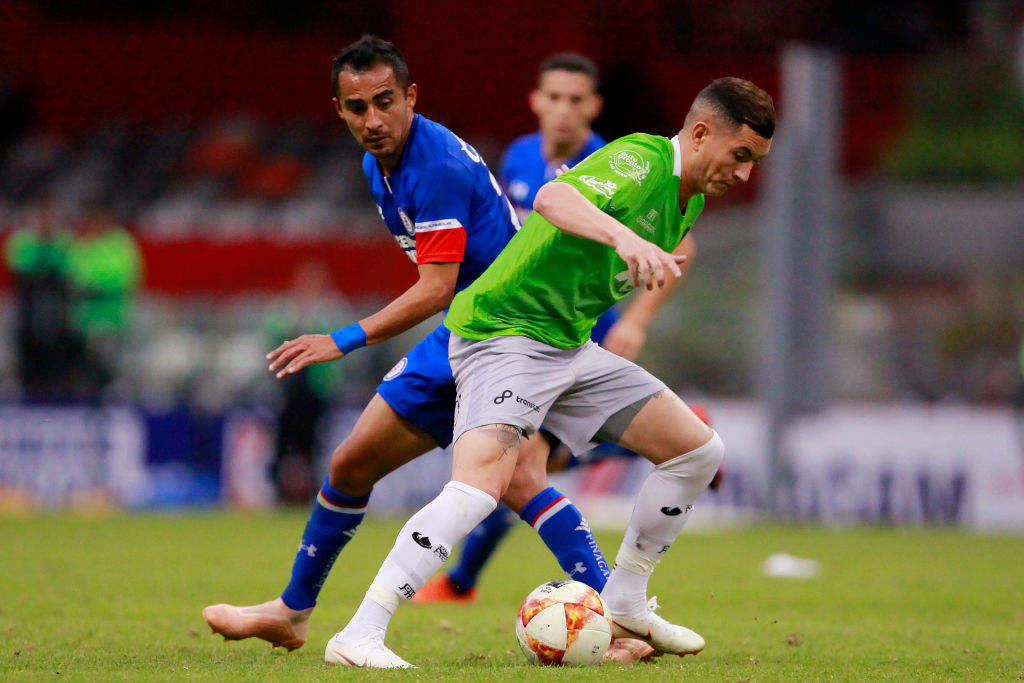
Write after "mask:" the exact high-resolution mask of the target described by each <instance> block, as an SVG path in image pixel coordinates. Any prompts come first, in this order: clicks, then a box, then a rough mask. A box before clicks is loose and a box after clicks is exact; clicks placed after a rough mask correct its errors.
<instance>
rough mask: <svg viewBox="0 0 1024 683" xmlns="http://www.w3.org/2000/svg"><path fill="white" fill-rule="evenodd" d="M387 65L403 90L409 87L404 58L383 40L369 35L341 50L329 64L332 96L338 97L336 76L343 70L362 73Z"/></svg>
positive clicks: (395, 48) (396, 49)
mask: <svg viewBox="0 0 1024 683" xmlns="http://www.w3.org/2000/svg"><path fill="white" fill-rule="evenodd" d="M378 64H387V65H388V66H390V67H391V71H393V72H394V74H395V80H396V81H398V84H399V85H400V86H402V87H403V88H407V87H409V82H410V80H409V67H408V66H406V64H405V58H404V57H403V56H402V53H401V52H399V50H398V48H397V47H395V46H394V45H392V44H391V43H389V42H388V41H386V40H384V39H383V38H378V37H377V36H373V35H370V34H366V35H364V36H363V37H362V38H360V39H359V40H357V41H356V42H354V43H352V44H351V45H349V46H348V47H346V48H344V49H342V51H341V52H339V53H338V54H337V56H335V58H334V61H333V62H331V87H332V88H333V90H334V96H335V97H339V96H340V93H339V92H338V75H339V74H340V73H341V72H342V71H343V70H344V69H348V70H349V71H354V72H355V73H362V72H363V71H367V70H369V69H372V68H373V67H375V66H377V65H378Z"/></svg>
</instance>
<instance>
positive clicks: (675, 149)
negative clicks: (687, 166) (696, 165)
mask: <svg viewBox="0 0 1024 683" xmlns="http://www.w3.org/2000/svg"><path fill="white" fill-rule="evenodd" d="M672 159H673V161H672V175H674V176H675V177H677V178H682V177H683V158H682V156H680V153H679V136H678V135H676V136H675V137H674V138H672Z"/></svg>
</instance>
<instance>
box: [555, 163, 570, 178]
mask: <svg viewBox="0 0 1024 683" xmlns="http://www.w3.org/2000/svg"><path fill="white" fill-rule="evenodd" d="M568 172H569V165H568V164H562V165H561V166H559V167H558V168H556V169H555V177H556V178H557V177H558V176H560V175H562V174H563V173H568Z"/></svg>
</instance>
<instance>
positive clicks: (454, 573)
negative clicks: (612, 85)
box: [413, 52, 697, 602]
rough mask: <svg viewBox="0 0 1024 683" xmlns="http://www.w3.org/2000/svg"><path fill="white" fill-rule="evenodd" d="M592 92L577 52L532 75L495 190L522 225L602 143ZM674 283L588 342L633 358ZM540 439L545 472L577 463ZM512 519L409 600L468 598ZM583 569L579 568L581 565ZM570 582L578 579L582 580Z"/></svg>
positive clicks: (477, 537) (594, 83) (489, 522)
mask: <svg viewBox="0 0 1024 683" xmlns="http://www.w3.org/2000/svg"><path fill="white" fill-rule="evenodd" d="M599 86H600V74H599V71H598V68H597V66H596V65H595V64H594V62H592V61H591V60H590V59H588V58H587V57H585V56H583V55H581V54H578V53H575V52H560V53H558V54H554V55H552V56H550V57H548V58H547V59H545V60H544V61H543V62H542V63H541V65H540V67H539V69H538V71H537V87H536V88H535V89H534V90H533V91H532V92H531V93H530V95H529V104H530V110H531V111H532V112H533V113H534V115H535V116H536V117H537V123H538V127H539V130H537V131H536V132H534V133H530V134H528V135H523V136H522V137H519V138H517V139H516V140H514V141H513V142H512V143H511V144H510V145H509V147H508V149H507V150H506V151H505V154H504V156H503V158H502V161H501V176H500V180H501V184H502V186H503V187H504V188H505V191H506V192H507V193H508V196H509V199H511V201H512V203H513V204H514V205H515V208H516V212H517V213H518V214H519V217H520V220H525V219H526V217H527V216H529V215H530V212H531V211H532V210H533V200H534V198H535V197H536V196H537V191H538V190H539V189H540V188H541V186H542V185H543V184H544V183H546V182H548V181H550V180H553V179H554V178H555V177H556V175H558V174H559V172H560V169H561V168H562V167H563V166H567V167H572V166H575V165H576V164H578V163H579V162H580V161H582V160H583V159H585V158H586V157H588V156H590V154H592V153H593V152H595V151H597V150H598V149H600V148H601V147H603V146H604V145H605V141H604V139H603V138H602V137H601V136H600V135H598V134H597V133H595V132H594V131H593V129H592V128H591V124H592V123H593V121H594V119H596V118H597V116H598V115H599V114H600V113H601V107H602V104H603V102H602V99H601V95H600V94H598V88H599ZM685 243H686V252H685V253H686V255H687V260H686V262H685V263H684V264H683V265H682V266H681V269H682V270H683V272H684V274H685V272H686V270H687V269H688V268H690V267H691V266H690V264H692V262H693V259H694V258H695V257H696V251H697V250H696V245H695V243H694V241H693V237H692V236H690V235H687V236H686V238H685ZM675 284H676V280H675V279H673V280H672V282H671V284H670V285H669V286H668V287H666V288H665V289H662V290H655V291H647V290H644V291H642V292H638V293H637V295H636V296H635V298H634V301H633V304H632V305H631V306H630V307H629V308H628V309H627V310H626V312H625V314H624V315H623V316H622V317H621V319H620V316H619V314H618V312H617V310H616V309H615V308H612V309H609V310H608V312H607V313H605V314H604V315H602V316H601V317H600V318H599V319H598V321H597V324H596V325H595V326H594V329H593V331H592V333H591V338H592V339H593V340H594V341H595V342H597V343H598V344H601V346H603V347H605V348H606V349H608V350H609V351H612V352H613V353H617V354H619V355H620V356H622V357H624V358H626V359H628V360H636V357H637V355H638V354H639V353H640V351H641V349H642V348H643V346H644V342H645V341H646V339H647V328H648V327H649V325H650V323H651V321H652V320H653V318H654V315H655V313H656V312H657V310H658V308H660V307H661V305H662V304H663V303H664V301H665V300H666V298H667V297H668V295H669V294H670V293H671V291H672V289H673V288H674V286H675ZM545 436H546V437H547V438H548V439H549V441H550V442H552V448H553V451H554V453H553V456H552V458H551V460H549V468H548V469H549V471H554V470H559V469H564V468H565V467H567V466H570V465H571V464H575V463H576V462H579V461H578V460H577V459H576V458H574V457H573V455H572V454H570V453H568V452H567V451H566V449H564V448H559V444H558V443H557V440H556V439H554V438H553V437H551V435H550V434H547V433H545ZM595 451H597V452H592V453H588V454H587V456H586V461H587V462H593V461H595V460H596V459H599V458H601V457H607V456H610V455H624V456H630V455H633V454H632V453H631V452H630V451H628V450H626V449H623V448H619V447H618V446H615V445H614V444H605V445H603V446H601V447H599V448H598V449H595ZM538 512H540V510H533V509H532V508H524V510H523V513H522V514H521V515H520V517H522V519H523V521H525V522H526V523H528V524H531V525H532V524H534V523H536V522H538V521H539V520H538V514H537V513H538ZM516 517H517V515H515V513H513V512H512V511H511V510H510V509H509V508H508V506H506V505H504V504H499V505H498V507H497V508H496V509H495V510H494V512H492V513H491V514H490V515H489V516H488V517H487V518H486V519H485V520H484V521H483V522H481V523H480V525H479V526H477V527H476V528H475V529H473V531H471V532H470V534H469V535H468V536H467V537H466V542H465V544H464V545H463V547H462V551H461V553H460V554H459V559H458V562H457V563H456V564H455V566H454V567H452V569H451V570H450V571H448V572H445V573H442V574H438V575H437V576H435V577H434V578H433V579H431V580H430V581H429V582H428V583H427V584H426V585H425V586H424V587H423V588H422V589H420V590H419V591H418V592H417V593H416V597H415V598H413V601H414V602H447V601H454V602H460V601H466V600H475V599H476V595H477V593H476V584H477V580H478V578H479V576H480V572H482V571H483V568H484V566H485V565H486V563H487V561H488V560H489V559H490V557H491V556H492V555H493V553H494V552H495V551H496V550H497V548H498V545H499V544H500V543H501V541H502V539H503V538H504V537H505V535H506V534H507V533H508V532H509V531H510V530H511V528H512V526H513V525H514V524H515V521H516ZM583 569H584V571H585V570H586V568H585V567H584V568H583ZM571 576H572V578H575V579H579V580H583V578H582V576H577V575H573V574H571ZM602 583H603V581H602ZM598 590H600V588H599V589H598Z"/></svg>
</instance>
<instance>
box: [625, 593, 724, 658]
mask: <svg viewBox="0 0 1024 683" xmlns="http://www.w3.org/2000/svg"><path fill="white" fill-rule="evenodd" d="M656 609H658V599H657V598H651V599H650V600H649V601H648V602H647V609H646V610H645V611H644V612H643V613H642V614H640V615H630V614H623V613H616V612H609V613H608V621H610V622H611V624H612V636H613V637H615V638H639V639H640V640H643V641H644V642H647V643H650V644H651V645H653V646H654V649H656V650H658V651H660V652H664V653H666V654H670V655H679V656H680V657H682V656H683V655H695V654H697V653H698V652H700V651H701V650H703V649H704V645H705V643H704V638H702V637H701V635H700V634H699V633H697V632H696V631H691V630H690V629H688V628H686V627H685V626H677V625H676V624H673V623H671V622H668V621H666V620H665V619H662V618H661V617H660V616H658V615H657V614H655V613H654V610H656Z"/></svg>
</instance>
